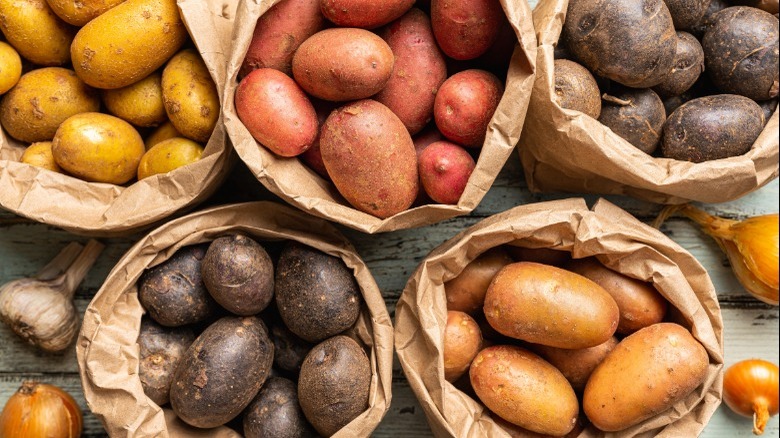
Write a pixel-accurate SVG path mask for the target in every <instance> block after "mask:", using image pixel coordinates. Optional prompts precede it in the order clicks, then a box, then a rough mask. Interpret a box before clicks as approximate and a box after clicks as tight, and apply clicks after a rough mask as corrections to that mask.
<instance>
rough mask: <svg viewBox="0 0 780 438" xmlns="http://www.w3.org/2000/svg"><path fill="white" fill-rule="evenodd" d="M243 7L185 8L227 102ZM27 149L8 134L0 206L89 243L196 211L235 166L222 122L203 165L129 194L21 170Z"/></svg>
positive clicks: (136, 186)
mask: <svg viewBox="0 0 780 438" xmlns="http://www.w3.org/2000/svg"><path fill="white" fill-rule="evenodd" d="M236 2H237V0H210V1H208V2H203V1H200V0H178V5H179V10H180V12H181V16H182V19H183V20H184V23H185V25H186V27H187V30H188V31H189V34H190V36H191V38H192V40H193V41H194V42H195V45H196V46H197V50H198V51H199V52H200V54H201V56H202V57H203V60H204V61H205V63H206V66H207V67H208V70H209V72H210V73H211V77H212V79H213V80H214V82H215V84H217V90H218V92H219V95H220V98H221V97H222V93H223V91H224V88H223V84H224V83H225V66H226V62H227V61H226V60H227V56H226V53H227V50H226V47H227V44H228V43H229V40H230V31H231V25H232V17H233V14H234V11H235V7H236ZM27 146H28V144H26V143H24V144H23V143H21V142H19V141H16V140H14V139H12V138H10V137H9V136H8V135H6V133H5V132H4V131H1V130H0V206H1V207H2V208H5V209H7V210H10V211H12V212H14V213H15V214H18V215H20V216H25V217H28V218H30V219H33V220H36V221H39V222H43V223H47V224H51V225H54V226H57V227H61V228H64V229H66V230H68V231H71V232H73V233H76V234H85V235H100V236H111V235H121V234H130V233H131V232H133V231H137V230H140V229H142V228H145V227H149V226H151V225H153V224H154V223H156V222H160V221H162V220H163V219H165V218H166V217H168V216H171V215H173V214H174V213H176V212H177V211H179V210H182V209H185V208H188V207H192V206H193V205H195V204H197V203H199V202H201V201H203V200H204V199H205V198H206V197H208V196H209V195H211V194H212V193H213V192H214V191H215V190H216V189H217V187H218V186H219V184H220V183H221V182H222V181H223V180H224V179H225V177H226V176H227V173H228V172H229V170H230V168H231V166H232V165H233V163H234V162H235V158H234V157H233V154H232V150H231V148H230V146H229V144H228V139H227V134H226V133H225V128H224V125H223V123H222V116H221V115H220V120H219V121H218V122H217V126H216V128H215V129H214V132H213V133H212V134H211V138H210V139H209V141H208V143H207V144H206V145H205V149H204V152H203V155H202V158H201V159H200V160H199V161H197V162H195V163H192V164H190V165H188V166H186V167H183V168H180V169H177V170H175V171H173V172H171V173H169V174H165V175H155V176H152V177H149V178H145V179H143V180H141V181H137V182H134V183H133V184H131V185H129V186H127V187H125V186H118V185H114V184H105V183H91V182H87V181H83V180H81V179H78V178H74V177H71V176H67V175H63V174H59V173H55V172H50V171H47V170H43V169H41V168H38V167H35V166H31V165H28V164H23V163H20V162H19V159H20V158H21V156H22V153H23V152H24V149H25V148H26V147H27Z"/></svg>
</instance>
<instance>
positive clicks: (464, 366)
mask: <svg viewBox="0 0 780 438" xmlns="http://www.w3.org/2000/svg"><path fill="white" fill-rule="evenodd" d="M481 348H482V333H481V332H480V330H479V325H478V324H477V322H476V321H474V318H472V317H470V316H469V315H468V314H466V313H463V312H459V311H457V310H450V311H448V312H447V326H446V327H445V328H444V352H443V353H442V356H443V358H444V379H446V380H447V381H448V382H454V381H456V380H458V379H459V378H460V376H462V375H463V374H464V373H465V372H466V370H468V369H469V365H471V361H472V360H474V356H476V355H477V353H479V350H480V349H481Z"/></svg>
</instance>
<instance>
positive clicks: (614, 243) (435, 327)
mask: <svg viewBox="0 0 780 438" xmlns="http://www.w3.org/2000/svg"><path fill="white" fill-rule="evenodd" d="M503 244H511V245H515V246H522V247H527V248H552V249H557V250H562V251H567V252H570V253H571V255H572V257H573V258H584V257H589V256H595V257H597V258H598V260H599V261H600V262H601V263H603V264H604V265H605V266H607V267H609V268H611V269H614V270H616V271H619V272H621V273H623V274H625V275H628V276H630V277H633V278H637V279H640V280H644V281H652V282H653V283H654V285H655V287H656V289H658V291H659V292H660V293H661V294H662V295H663V296H664V297H665V298H666V299H667V300H668V301H669V303H670V307H669V311H668V312H667V319H671V320H673V321H674V322H677V323H679V324H681V325H683V326H685V327H686V328H688V329H690V330H691V332H692V334H693V336H694V337H695V338H696V339H697V340H698V341H699V342H701V344H702V345H703V346H704V347H705V349H706V350H707V353H708V354H709V359H710V365H709V368H708V371H707V377H706V379H705V381H704V383H703V384H702V385H701V386H699V387H698V388H696V390H695V391H694V392H693V393H692V394H690V395H689V396H688V397H686V398H685V399H683V400H682V401H680V402H678V403H676V404H675V405H674V406H673V407H672V408H670V409H668V410H667V411H665V412H663V413H661V414H659V415H657V416H655V417H652V418H650V419H648V420H645V421H643V422H641V423H639V424H638V425H636V426H633V427H630V428H628V429H625V430H623V431H620V432H617V433H604V432H599V431H596V430H595V429H594V428H593V427H592V426H589V427H588V428H587V429H585V431H584V432H582V433H581V434H580V437H635V436H659V437H670V438H671V437H682V436H685V437H691V436H696V435H698V433H699V432H701V430H702V429H704V426H705V425H706V423H707V421H708V420H709V418H710V417H711V416H712V414H713V412H714V411H715V409H716V408H717V407H718V405H719V404H720V401H721V392H722V383H723V382H722V380H723V372H722V367H723V321H722V318H721V313H720V307H719V304H718V300H717V296H716V294H715V290H714V287H713V285H712V282H711V280H710V278H709V276H708V275H707V272H706V271H705V270H704V268H703V267H702V266H701V265H700V264H699V262H698V261H697V260H696V259H695V258H694V257H693V256H692V255H690V254H689V253H688V252H687V251H685V249H683V248H682V247H680V246H679V245H677V244H676V243H674V242H673V241H672V240H671V239H669V238H668V237H666V236H665V235H664V234H663V233H661V232H660V231H658V230H656V229H654V228H651V227H650V226H648V225H645V224H643V223H641V222H639V221H638V220H636V219H635V218H634V217H633V216H631V215H630V214H628V213H626V212H625V211H623V210H621V209H620V208H618V207H616V206H614V205H612V204H610V203H609V202H607V201H604V200H600V201H598V202H597V203H596V205H595V206H594V208H593V209H592V210H589V209H588V207H587V205H586V204H585V201H584V200H583V199H566V200H560V201H551V202H543V203H537V204H529V205H524V206H520V207H515V208H513V209H511V210H508V211H506V212H503V213H500V214H497V215H495V216H492V217H490V218H487V219H485V220H483V221H481V222H479V223H477V224H476V225H474V226H472V227H471V228H469V229H466V230H464V231H462V232H461V233H459V234H458V235H457V236H455V237H453V238H452V239H450V240H448V241H447V242H445V243H444V244H442V245H441V246H440V247H438V248H437V249H435V250H434V251H432V252H431V253H430V254H429V255H428V256H427V257H426V259H425V260H423V262H422V263H421V264H420V265H419V267H418V268H417V270H416V272H415V273H414V275H413V277H412V278H411V279H410V280H409V282H408V283H407V285H406V288H405V289H404V291H403V294H402V295H401V298H400V299H399V301H398V305H397V307H396V320H395V323H396V333H395V345H396V349H397V353H398V358H399V360H400V362H401V365H402V367H403V370H404V373H405V374H406V377H407V378H408V380H409V383H410V385H411V387H412V389H413V390H414V392H415V394H416V395H417V398H418V399H419V401H420V404H421V405H422V407H423V409H424V411H425V414H426V416H427V418H428V422H429V424H430V426H431V429H432V430H433V432H434V434H435V435H436V436H442V437H443V436H453V437H482V436H490V437H507V436H509V435H508V434H507V432H505V431H504V430H503V429H502V428H501V427H500V426H498V425H497V424H496V423H495V422H494V421H493V419H492V418H491V417H490V413H489V412H488V410H487V409H486V408H485V407H484V406H483V405H482V403H480V402H479V401H478V400H475V399H472V398H471V397H469V396H468V395H466V394H465V393H464V392H461V391H460V390H458V389H456V388H455V387H454V386H453V385H452V384H450V383H449V382H447V381H446V380H444V362H443V358H442V351H443V348H444V346H443V334H444V328H445V326H446V323H447V302H446V297H445V293H444V286H443V284H444V282H446V281H448V280H450V279H452V278H454V277H456V276H457V275H458V274H460V272H461V271H462V270H463V268H464V267H465V266H466V265H467V264H468V263H469V262H471V261H472V260H474V259H475V258H476V257H477V256H479V255H480V254H482V253H483V252H485V251H486V250H488V249H490V248H494V247H497V246H499V245H503Z"/></svg>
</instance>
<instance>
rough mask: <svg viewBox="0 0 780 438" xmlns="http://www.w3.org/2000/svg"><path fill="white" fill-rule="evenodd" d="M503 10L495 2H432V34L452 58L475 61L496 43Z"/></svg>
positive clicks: (468, 0) (440, 0)
mask: <svg viewBox="0 0 780 438" xmlns="http://www.w3.org/2000/svg"><path fill="white" fill-rule="evenodd" d="M503 18H504V11H503V10H502V9H501V3H499V1H498V0H431V21H432V23H433V34H434V35H435V36H436V41H437V42H438V43H439V47H441V49H442V51H443V52H444V53H445V54H446V55H447V56H449V57H450V58H453V59H458V60H465V59H474V58H476V57H478V56H479V55H481V54H483V53H485V52H486V51H487V50H488V48H489V47H490V46H491V45H492V44H493V42H495V40H496V38H497V37H498V32H499V30H500V29H501V21H502V19H503Z"/></svg>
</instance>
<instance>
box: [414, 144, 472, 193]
mask: <svg viewBox="0 0 780 438" xmlns="http://www.w3.org/2000/svg"><path fill="white" fill-rule="evenodd" d="M475 167H477V163H475V162H474V158H472V157H471V155H469V153H468V151H466V149H464V148H462V147H460V146H458V145H457V144H455V143H450V142H448V141H438V142H435V143H432V144H430V145H429V146H428V147H427V148H425V150H424V151H423V153H422V154H420V157H419V173H420V183H421V184H422V187H423V189H424V190H425V193H427V194H428V196H430V197H431V199H432V200H434V201H435V202H438V203H440V204H457V203H458V201H460V197H461V195H463V191H464V190H466V185H467V184H468V182H469V178H470V177H471V173H472V172H473V171H474V168H475Z"/></svg>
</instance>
